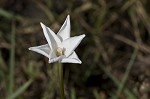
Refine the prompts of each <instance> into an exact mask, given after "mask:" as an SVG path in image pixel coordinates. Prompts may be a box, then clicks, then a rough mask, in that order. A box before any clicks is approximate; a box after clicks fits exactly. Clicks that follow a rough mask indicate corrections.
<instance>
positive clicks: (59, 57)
mask: <svg viewBox="0 0 150 99" xmlns="http://www.w3.org/2000/svg"><path fill="white" fill-rule="evenodd" d="M40 24H41V27H42V29H43V32H44V36H45V38H46V40H47V42H48V44H45V45H41V46H35V47H30V48H29V50H32V51H35V52H37V53H40V54H42V55H44V56H46V57H48V58H49V63H53V62H57V61H58V62H61V63H79V64H81V61H80V59H79V58H78V56H77V54H76V53H75V51H74V50H75V49H76V47H77V46H78V45H79V44H80V42H81V40H82V39H83V38H84V37H85V35H84V34H83V35H80V36H74V37H70V16H69V15H68V16H67V18H66V20H65V22H64V24H63V25H62V27H61V28H60V30H59V31H58V33H57V35H56V34H55V33H54V32H53V31H52V30H51V29H50V28H48V27H47V26H45V25H44V24H43V23H40Z"/></svg>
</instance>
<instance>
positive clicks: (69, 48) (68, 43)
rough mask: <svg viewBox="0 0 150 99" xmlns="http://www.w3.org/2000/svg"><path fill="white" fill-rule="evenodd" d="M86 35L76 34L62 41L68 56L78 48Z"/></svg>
mask: <svg viewBox="0 0 150 99" xmlns="http://www.w3.org/2000/svg"><path fill="white" fill-rule="evenodd" d="M84 37H85V35H84V34H83V35H80V36H74V37H71V38H69V39H67V40H65V41H64V42H62V46H63V47H64V48H65V55H66V57H68V56H69V55H70V54H71V53H72V52H73V51H74V50H75V49H76V47H77V46H78V45H79V44H80V42H81V40H82V39H83V38H84Z"/></svg>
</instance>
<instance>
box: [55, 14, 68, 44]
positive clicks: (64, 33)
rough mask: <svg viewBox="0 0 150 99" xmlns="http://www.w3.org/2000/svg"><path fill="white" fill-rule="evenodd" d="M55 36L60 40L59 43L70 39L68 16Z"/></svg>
mask: <svg viewBox="0 0 150 99" xmlns="http://www.w3.org/2000/svg"><path fill="white" fill-rule="evenodd" d="M57 35H58V37H59V38H60V39H61V41H64V40H66V39H68V38H70V16H69V15H68V16H67V18H66V20H65V22H64V24H63V25H62V27H61V28H60V30H59V31H58V33H57Z"/></svg>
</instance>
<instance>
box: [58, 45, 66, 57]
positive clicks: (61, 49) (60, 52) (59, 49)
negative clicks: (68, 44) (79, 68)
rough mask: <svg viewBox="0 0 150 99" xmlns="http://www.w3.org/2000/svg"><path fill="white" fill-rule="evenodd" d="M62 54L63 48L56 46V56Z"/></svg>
mask: <svg viewBox="0 0 150 99" xmlns="http://www.w3.org/2000/svg"><path fill="white" fill-rule="evenodd" d="M62 55H64V49H63V48H60V47H58V48H57V49H56V56H57V57H58V56H62Z"/></svg>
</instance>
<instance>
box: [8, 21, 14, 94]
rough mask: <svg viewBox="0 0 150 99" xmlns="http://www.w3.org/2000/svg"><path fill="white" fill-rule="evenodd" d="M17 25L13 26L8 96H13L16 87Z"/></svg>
mask: <svg viewBox="0 0 150 99" xmlns="http://www.w3.org/2000/svg"><path fill="white" fill-rule="evenodd" d="M14 62H15V24H14V22H13V24H12V34H11V50H10V64H9V66H10V67H9V86H8V87H9V89H8V92H9V93H8V94H9V95H11V94H12V92H13V87H14V65H15V63H14Z"/></svg>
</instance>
